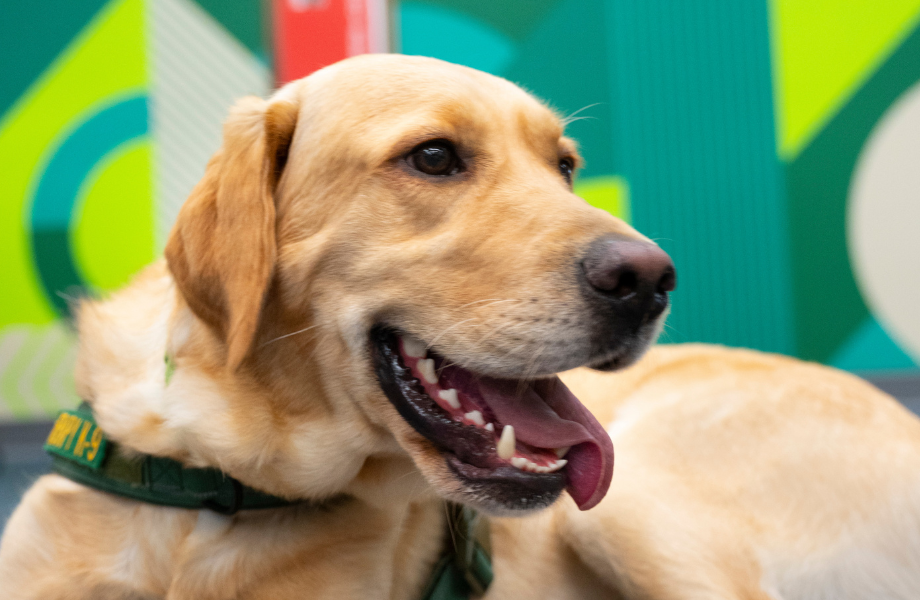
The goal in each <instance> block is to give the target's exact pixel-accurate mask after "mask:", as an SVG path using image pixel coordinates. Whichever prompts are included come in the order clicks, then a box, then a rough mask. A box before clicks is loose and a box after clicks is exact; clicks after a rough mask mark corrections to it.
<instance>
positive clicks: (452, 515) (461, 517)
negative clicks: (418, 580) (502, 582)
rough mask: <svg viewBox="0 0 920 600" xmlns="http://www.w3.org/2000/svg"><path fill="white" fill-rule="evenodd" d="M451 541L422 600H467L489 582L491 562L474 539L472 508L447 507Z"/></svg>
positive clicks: (484, 587)
mask: <svg viewBox="0 0 920 600" xmlns="http://www.w3.org/2000/svg"><path fill="white" fill-rule="evenodd" d="M447 516H448V518H447V525H448V529H449V530H448V535H449V536H450V539H449V540H448V544H447V551H446V552H445V554H444V556H442V557H441V559H440V560H439V561H438V564H437V566H435V569H434V574H433V575H432V578H431V581H430V582H429V583H428V588H427V589H426V590H425V593H424V594H423V595H422V599H423V600H466V599H468V598H471V597H474V596H475V597H479V596H481V595H483V594H484V593H485V591H486V589H488V587H489V584H491V583H492V561H491V559H490V557H489V554H488V553H487V552H486V551H485V550H484V549H483V547H482V546H481V545H480V544H479V542H478V541H477V539H476V530H477V526H478V525H479V518H480V517H479V515H478V514H477V512H476V511H475V510H473V509H472V508H468V507H466V506H461V505H459V504H452V503H448V504H447Z"/></svg>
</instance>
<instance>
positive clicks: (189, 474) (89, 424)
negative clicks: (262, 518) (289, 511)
mask: <svg viewBox="0 0 920 600" xmlns="http://www.w3.org/2000/svg"><path fill="white" fill-rule="evenodd" d="M45 451H46V452H48V453H49V454H51V455H52V456H53V457H54V462H53V464H52V469H53V470H54V471H55V472H56V473H58V474H59V475H63V476H64V477H67V478H68V479H72V480H74V481H76V482H79V483H82V484H83V485H86V486H88V487H92V488H95V489H98V490H102V491H104V492H109V493H111V494H116V495H118V496H126V497H128V498H133V499H135V500H140V501H142V502H149V503H151V504H160V505H163V506H176V507H179V508H193V509H202V508H207V509H210V510H213V511H214V512H218V513H221V514H225V515H232V514H234V513H235V512H237V511H239V510H248V509H255V508H278V507H282V506H290V505H292V504H298V503H299V501H291V500H285V499H284V498H279V497H277V496H271V495H269V494H266V493H263V492H260V491H258V490H255V489H253V488H250V487H247V486H245V485H243V484H241V483H240V482H239V481H237V480H236V479H234V478H232V477H230V476H228V475H226V474H224V473H222V472H221V471H219V470H218V469H192V468H188V467H184V466H182V463H180V462H178V461H175V460H172V459H170V458H163V457H159V456H150V455H140V456H129V455H127V454H126V453H124V452H123V451H122V450H121V448H119V447H118V444H116V443H115V442H112V441H111V440H108V439H106V437H105V435H104V434H103V433H102V430H101V429H99V426H98V425H97V424H96V420H95V419H94V418H93V412H92V410H91V409H90V407H89V405H88V404H86V403H85V402H84V403H83V404H81V405H80V407H79V408H78V409H77V410H65V411H61V414H60V415H58V418H57V420H56V421H55V422H54V427H53V428H52V429H51V434H50V435H49V436H48V439H47V441H46V442H45Z"/></svg>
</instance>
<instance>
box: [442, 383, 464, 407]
mask: <svg viewBox="0 0 920 600" xmlns="http://www.w3.org/2000/svg"><path fill="white" fill-rule="evenodd" d="M438 398H440V399H441V400H443V401H444V402H447V405H448V406H450V407H451V408H452V409H454V410H459V409H460V400H458V399H457V390H455V389H454V388H450V389H449V390H441V391H440V392H438Z"/></svg>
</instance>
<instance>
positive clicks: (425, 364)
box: [415, 358, 438, 383]
mask: <svg viewBox="0 0 920 600" xmlns="http://www.w3.org/2000/svg"><path fill="white" fill-rule="evenodd" d="M415 366H416V368H417V369H418V370H419V373H421V374H422V378H423V379H424V380H425V381H427V382H428V383H437V382H438V376H437V375H436V374H435V372H434V359H433V358H423V359H421V360H420V361H418V363H416V365H415Z"/></svg>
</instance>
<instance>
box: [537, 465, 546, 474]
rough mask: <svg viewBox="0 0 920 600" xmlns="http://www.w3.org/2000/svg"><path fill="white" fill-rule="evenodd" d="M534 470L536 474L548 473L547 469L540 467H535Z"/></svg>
mask: <svg viewBox="0 0 920 600" xmlns="http://www.w3.org/2000/svg"><path fill="white" fill-rule="evenodd" d="M535 470H536V472H537V473H549V467H542V466H540V467H537V468H536V469H535Z"/></svg>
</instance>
